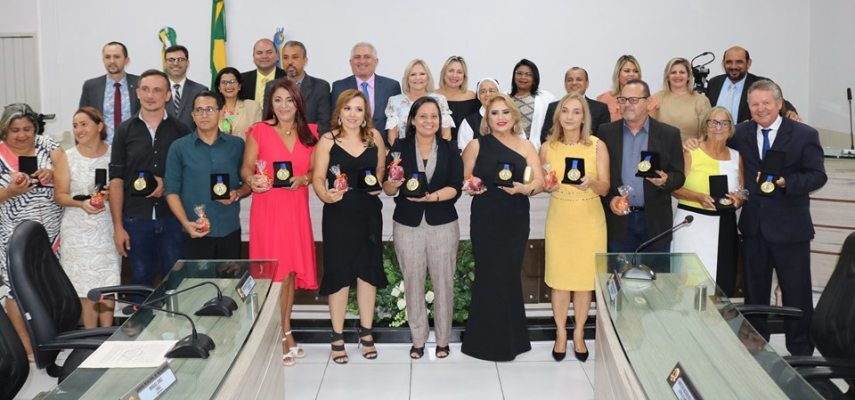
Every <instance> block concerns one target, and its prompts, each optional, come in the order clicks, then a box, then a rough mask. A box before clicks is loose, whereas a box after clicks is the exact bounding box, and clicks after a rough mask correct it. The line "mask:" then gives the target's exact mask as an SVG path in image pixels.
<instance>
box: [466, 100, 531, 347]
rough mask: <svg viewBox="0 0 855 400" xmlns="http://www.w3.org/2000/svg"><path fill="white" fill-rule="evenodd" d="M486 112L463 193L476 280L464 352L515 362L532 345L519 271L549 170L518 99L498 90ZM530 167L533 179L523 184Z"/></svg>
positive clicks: (473, 145) (470, 155)
mask: <svg viewBox="0 0 855 400" xmlns="http://www.w3.org/2000/svg"><path fill="white" fill-rule="evenodd" d="M485 110H486V112H485V116H484V119H483V120H482V121H481V127H480V132H481V135H480V136H479V137H478V138H476V139H475V140H473V141H472V142H470V143H469V145H467V146H466V149H465V150H464V151H463V172H464V174H465V175H466V177H467V180H466V182H465V183H464V188H463V190H464V191H467V192H469V194H471V195H473V196H474V198H473V199H472V214H471V218H470V221H471V222H470V224H471V225H470V233H471V237H472V251H473V255H474V256H475V265H476V267H475V268H476V271H475V273H476V277H475V278H476V279H475V284H474V286H473V287H472V302H471V305H470V307H469V319H468V321H467V322H466V335H465V336H464V339H463V346H462V348H461V350H462V352H463V353H464V354H467V355H469V356H472V357H475V358H480V359H482V360H488V361H511V360H513V359H514V358H516V356H517V355H518V354H520V353H524V352H526V351H529V350H531V343H530V342H529V340H528V329H527V325H526V318H525V308H524V305H523V294H522V285H521V282H520V269H521V268H522V261H523V253H524V252H525V246H526V242H527V241H528V235H529V200H528V197H529V196H532V195H534V194H536V193H539V192H541V191H542V190H543V172H542V168H541V166H540V159H539V158H538V154H537V151H536V150H535V149H534V144H533V143H532V142H531V141H529V140H526V139H525V137H524V136H522V137H521V136H520V133H522V121H521V116H520V111H519V109H518V108H517V107H516V105H515V104H514V101H513V100H512V99H511V98H510V97H509V96H508V95H506V94H502V93H499V94H496V95H494V96H493V97H491V98H490V99H489V100H488V101H487V104H486V106H485ZM526 167H529V168H531V171H532V174H531V175H532V177H533V179H531V182H527V183H523V182H524V180H525V179H524V176H525V175H527V174H525V170H526ZM476 178H478V180H476ZM479 180H480V181H481V182H480V183H483V184H484V185H485V187H479V185H478V183H479ZM487 186H489V187H487Z"/></svg>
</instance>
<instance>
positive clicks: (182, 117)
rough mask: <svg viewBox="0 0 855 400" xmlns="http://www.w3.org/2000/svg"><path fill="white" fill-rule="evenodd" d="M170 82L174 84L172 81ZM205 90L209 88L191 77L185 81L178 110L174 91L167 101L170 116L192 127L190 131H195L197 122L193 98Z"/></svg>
mask: <svg viewBox="0 0 855 400" xmlns="http://www.w3.org/2000/svg"><path fill="white" fill-rule="evenodd" d="M169 84H170V85H172V82H170V83H169ZM170 90H172V88H171V87H170ZM205 90H208V88H207V87H205V86H202V84H200V83H196V82H193V81H191V80H190V79H187V80H186V81H184V88H183V89H182V90H181V92H182V94H181V102H180V103H178V110H176V109H175V103H174V101H175V96H174V92H173V97H172V98H171V99H169V101H167V102H166V112H167V114H169V118H175V119H177V120H179V121H181V122H182V123H183V124H184V125H186V126H187V128H189V129H190V132H192V131H195V130H196V123H195V122H194V121H193V99H195V98H196V95H197V94H199V93H201V92H202V91H205Z"/></svg>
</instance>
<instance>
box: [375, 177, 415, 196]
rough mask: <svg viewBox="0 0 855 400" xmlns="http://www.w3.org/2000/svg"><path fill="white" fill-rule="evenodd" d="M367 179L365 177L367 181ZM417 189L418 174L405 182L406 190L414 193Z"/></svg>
mask: <svg viewBox="0 0 855 400" xmlns="http://www.w3.org/2000/svg"><path fill="white" fill-rule="evenodd" d="M367 178H368V177H366V179H367ZM418 188H419V174H413V177H412V178H410V179H409V180H407V190H409V191H411V192H415V191H416V189H418Z"/></svg>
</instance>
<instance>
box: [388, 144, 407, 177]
mask: <svg viewBox="0 0 855 400" xmlns="http://www.w3.org/2000/svg"><path fill="white" fill-rule="evenodd" d="M400 163H401V153H400V152H397V151H394V152H392V162H391V163H390V164H389V180H392V181H395V182H397V181H400V180H402V179H404V167H402V166H400V165H399V164H400Z"/></svg>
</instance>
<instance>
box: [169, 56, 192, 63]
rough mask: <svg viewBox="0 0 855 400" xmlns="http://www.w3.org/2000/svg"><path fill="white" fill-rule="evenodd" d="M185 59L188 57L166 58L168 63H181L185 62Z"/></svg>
mask: <svg viewBox="0 0 855 400" xmlns="http://www.w3.org/2000/svg"><path fill="white" fill-rule="evenodd" d="M185 61H187V59H186V58H184V57H178V58H167V59H166V63H167V64H179V63H183V62H185Z"/></svg>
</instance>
